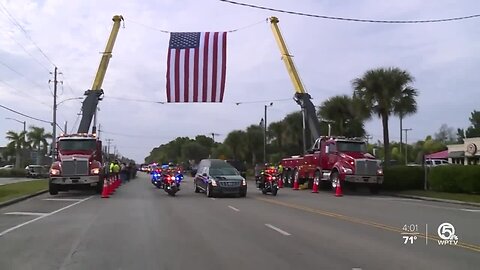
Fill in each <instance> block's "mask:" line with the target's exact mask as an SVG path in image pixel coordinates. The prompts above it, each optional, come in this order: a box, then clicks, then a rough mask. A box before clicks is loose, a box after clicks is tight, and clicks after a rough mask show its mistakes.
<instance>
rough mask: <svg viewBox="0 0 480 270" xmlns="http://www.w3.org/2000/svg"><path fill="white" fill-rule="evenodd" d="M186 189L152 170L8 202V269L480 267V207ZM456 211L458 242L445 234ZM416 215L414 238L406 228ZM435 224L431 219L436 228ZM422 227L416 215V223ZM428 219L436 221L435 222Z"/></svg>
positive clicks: (2, 216) (3, 232)
mask: <svg viewBox="0 0 480 270" xmlns="http://www.w3.org/2000/svg"><path fill="white" fill-rule="evenodd" d="M249 184H250V186H249V189H248V194H247V198H216V199H209V198H207V197H206V196H205V195H204V194H202V193H200V194H196V193H194V192H193V185H192V180H191V178H187V179H186V180H185V182H184V183H183V186H182V190H181V191H180V192H179V193H178V194H177V197H169V196H168V195H167V194H166V193H165V192H163V191H162V190H158V189H156V188H155V187H153V186H152V185H151V184H150V182H149V180H148V178H147V176H146V175H145V174H143V173H141V174H140V177H139V178H138V179H135V180H133V181H131V182H130V183H127V184H126V185H124V186H122V187H120V189H118V190H117V191H116V193H115V194H114V195H113V196H111V197H110V198H109V199H101V198H100V197H99V196H98V195H95V194H88V193H85V192H71V193H61V194H60V195H58V196H50V195H48V194H44V195H41V196H38V197H35V198H32V199H29V200H27V201H24V202H21V203H18V204H15V205H11V206H8V207H5V208H2V209H0V269H2V270H4V269H275V270H280V269H478V266H479V265H480V233H479V232H478V228H480V208H474V207H465V206H459V205H453V204H443V203H435V202H423V201H417V200H410V199H401V198H393V197H386V196H371V195H370V194H368V193H362V192H361V191H359V192H356V193H353V194H347V195H345V196H344V197H341V198H337V197H334V196H333V194H332V193H331V192H327V191H321V192H320V193H319V194H312V193H310V192H309V191H306V190H304V191H293V190H291V189H282V190H280V192H279V194H278V196H276V197H273V196H270V195H269V196H265V195H262V194H261V192H260V191H258V190H257V189H255V188H254V186H253V184H252V183H251V182H249ZM444 222H450V223H451V224H452V225H454V227H455V234H456V235H457V236H458V238H459V239H458V240H459V242H458V243H457V245H448V246H443V245H442V246H441V245H439V244H438V239H440V238H439V237H438V234H437V228H438V226H439V225H440V224H441V223H444ZM405 224H408V225H410V224H414V225H417V227H418V234H414V235H413V234H412V235H411V236H412V238H413V237H414V236H416V239H413V244H410V243H408V244H404V239H403V238H402V236H403V235H402V234H401V233H402V227H403V225H405ZM427 226H428V228H427ZM413 227H416V226H412V228H413ZM427 229H428V232H426V230H427Z"/></svg>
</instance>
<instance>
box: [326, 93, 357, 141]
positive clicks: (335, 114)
mask: <svg viewBox="0 0 480 270" xmlns="http://www.w3.org/2000/svg"><path fill="white" fill-rule="evenodd" d="M358 108H359V106H356V104H355V101H354V99H353V98H351V97H349V96H347V95H341V96H333V97H331V98H329V99H327V100H326V101H324V102H323V103H322V104H321V105H320V107H319V110H318V116H319V117H320V118H322V119H326V120H330V121H333V123H332V124H331V125H332V135H339V136H346V137H363V136H365V134H366V132H365V128H364V124H363V121H364V119H365V117H364V115H363V114H362V112H361V111H359V110H358Z"/></svg>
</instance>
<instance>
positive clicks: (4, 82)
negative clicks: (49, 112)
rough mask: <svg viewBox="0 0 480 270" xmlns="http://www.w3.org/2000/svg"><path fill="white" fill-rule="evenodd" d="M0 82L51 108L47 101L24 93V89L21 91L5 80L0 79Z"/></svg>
mask: <svg viewBox="0 0 480 270" xmlns="http://www.w3.org/2000/svg"><path fill="white" fill-rule="evenodd" d="M0 82H1V83H3V84H4V85H6V86H8V87H9V88H11V89H13V90H15V91H17V92H20V93H22V94H23V95H24V96H25V97H28V98H29V99H31V100H34V101H36V102H38V103H40V104H42V105H45V106H47V107H49V108H52V106H50V105H49V104H47V103H45V102H43V101H41V100H39V99H37V98H35V97H33V96H32V95H31V94H28V93H25V92H24V91H22V90H20V89H18V88H16V87H14V86H13V85H11V84H9V83H7V82H6V81H3V80H0Z"/></svg>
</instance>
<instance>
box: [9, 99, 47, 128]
mask: <svg viewBox="0 0 480 270" xmlns="http://www.w3.org/2000/svg"><path fill="white" fill-rule="evenodd" d="M0 107H2V108H4V109H5V110H9V111H11V112H13V113H16V114H19V115H21V116H24V117H27V118H30V119H33V120H37V121H40V122H43V123H48V124H52V122H50V121H46V120H42V119H39V118H36V117H33V116H30V115H26V114H24V113H21V112H19V111H16V110H14V109H11V108H9V107H7V106H3V105H1V104H0Z"/></svg>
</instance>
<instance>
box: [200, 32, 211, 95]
mask: <svg viewBox="0 0 480 270" xmlns="http://www.w3.org/2000/svg"><path fill="white" fill-rule="evenodd" d="M209 34H210V33H208V32H207V33H205V43H204V44H203V94H202V101H203V102H206V101H207V87H208V86H207V83H208V41H209V40H208V39H209V36H210V35H209Z"/></svg>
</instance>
